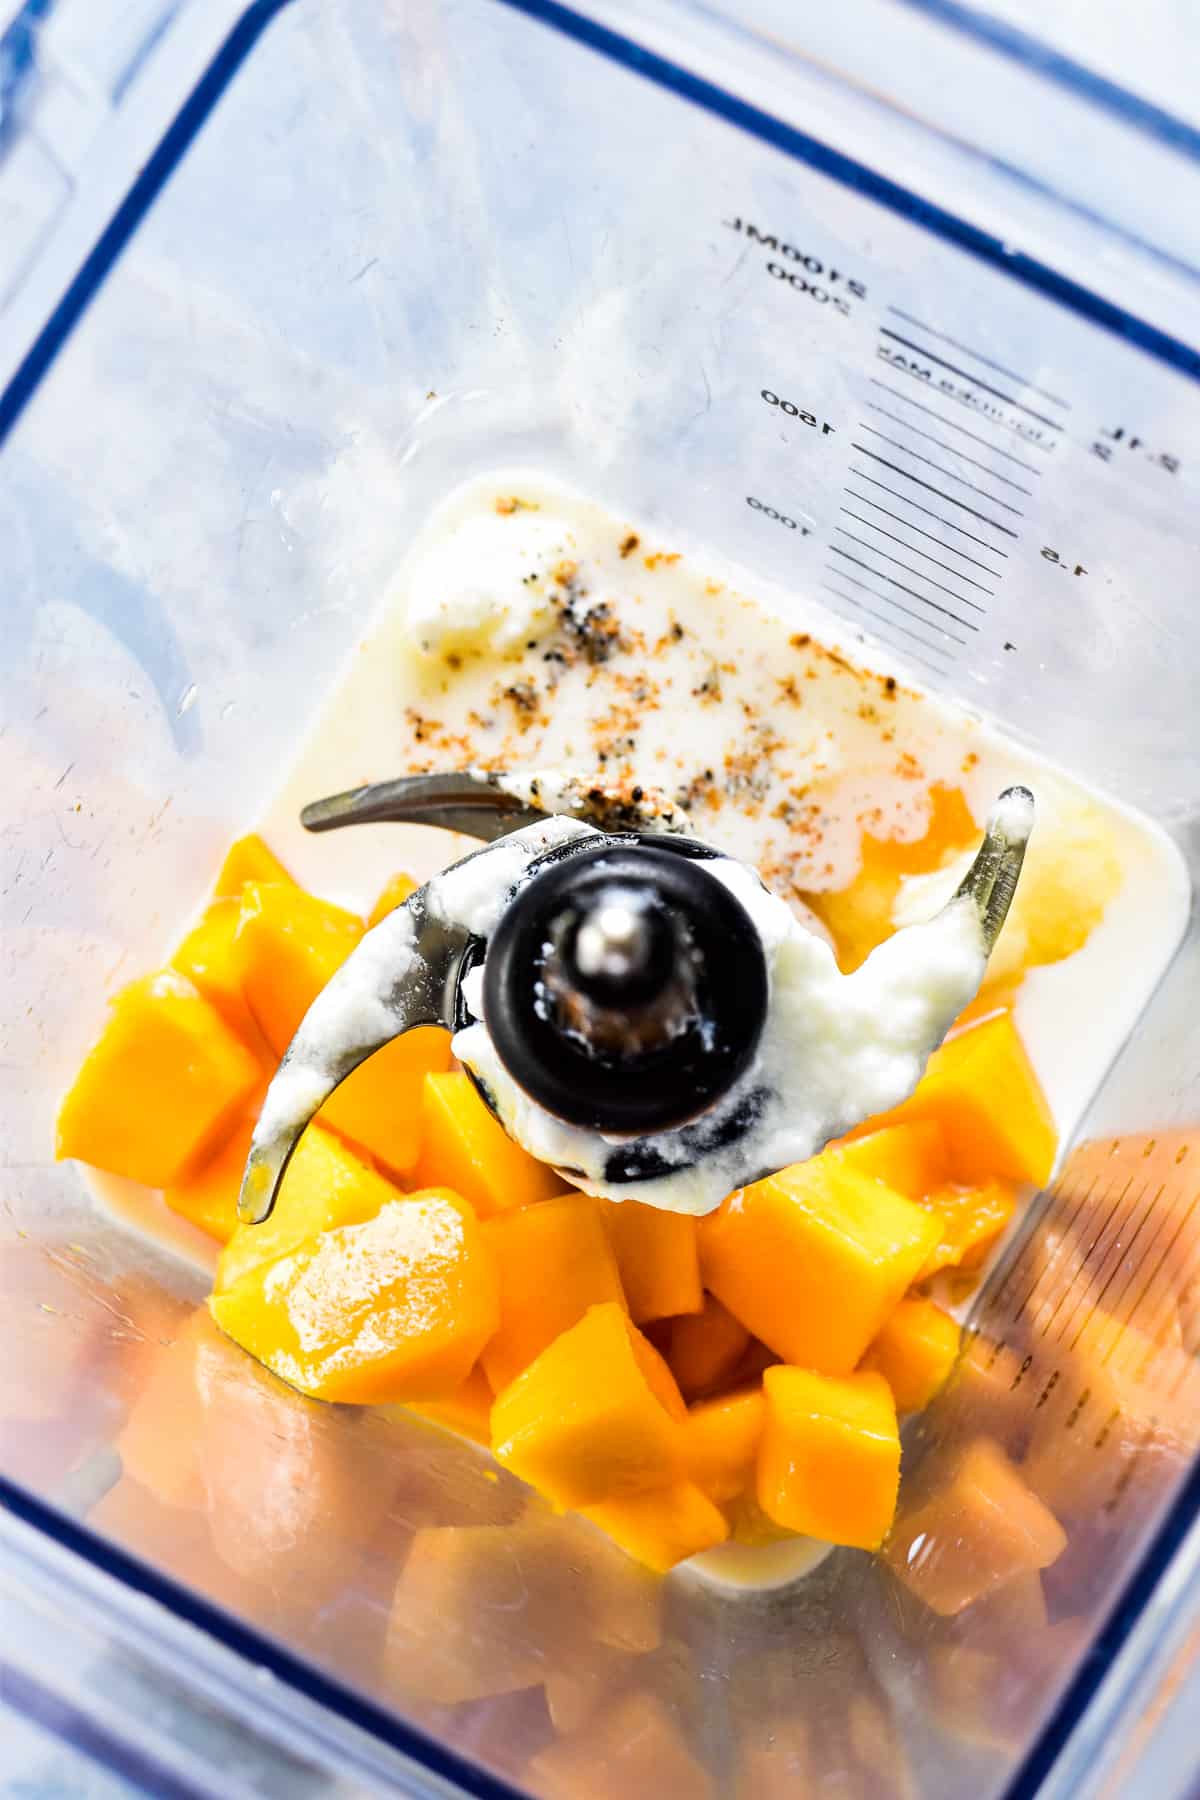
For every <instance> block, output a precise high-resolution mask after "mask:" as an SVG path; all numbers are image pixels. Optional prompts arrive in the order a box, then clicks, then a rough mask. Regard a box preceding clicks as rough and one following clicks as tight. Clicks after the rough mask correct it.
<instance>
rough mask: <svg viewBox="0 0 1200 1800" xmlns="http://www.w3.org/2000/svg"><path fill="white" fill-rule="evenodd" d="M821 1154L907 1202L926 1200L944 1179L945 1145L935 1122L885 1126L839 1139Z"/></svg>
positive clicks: (918, 1121) (917, 1120)
mask: <svg viewBox="0 0 1200 1800" xmlns="http://www.w3.org/2000/svg"><path fill="white" fill-rule="evenodd" d="M823 1154H824V1155H826V1156H829V1157H831V1158H836V1159H837V1161H838V1163H839V1164H840V1165H841V1167H842V1168H844V1169H853V1170H854V1171H855V1173H856V1174H859V1175H869V1176H871V1177H872V1179H873V1180H875V1181H883V1182H886V1183H887V1185H888V1187H890V1188H894V1189H895V1191H896V1193H898V1194H903V1195H904V1197H905V1199H906V1200H925V1199H928V1197H929V1196H930V1195H931V1194H932V1193H933V1192H934V1191H935V1189H938V1188H940V1187H941V1186H942V1185H943V1184H944V1183H945V1180H946V1145H945V1142H944V1140H943V1138H942V1131H941V1127H940V1125H939V1124H938V1123H937V1121H936V1119H914V1120H912V1122H911V1123H910V1124H907V1125H887V1126H884V1127H883V1129H882V1130H880V1131H868V1132H867V1134H866V1136H865V1137H857V1138H841V1139H839V1140H838V1142H837V1143H835V1144H830V1145H829V1146H828V1147H827V1149H826V1150H825V1151H824V1152H823Z"/></svg>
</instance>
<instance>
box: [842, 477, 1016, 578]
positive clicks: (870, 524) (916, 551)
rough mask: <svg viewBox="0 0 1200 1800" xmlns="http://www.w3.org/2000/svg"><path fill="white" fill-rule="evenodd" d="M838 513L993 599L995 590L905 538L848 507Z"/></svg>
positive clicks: (912, 528) (913, 528) (935, 540)
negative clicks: (901, 546)
mask: <svg viewBox="0 0 1200 1800" xmlns="http://www.w3.org/2000/svg"><path fill="white" fill-rule="evenodd" d="M851 491H852V490H851V489H850V488H843V489H842V492H843V493H844V494H849V493H850V492H851ZM855 498H856V499H857V498H858V496H857V495H856V496H855ZM870 504H871V503H870V501H867V505H868V506H869V505H870ZM879 510H880V511H881V512H883V511H884V508H883V507H880V509H879ZM838 511H839V512H841V513H845V515H846V517H847V518H848V519H854V520H856V521H857V523H858V524H859V525H861V526H863V527H864V528H865V529H866V530H867V531H876V532H878V533H879V535H880V537H885V538H890V539H891V541H892V543H893V544H901V545H903V547H904V549H905V550H908V551H909V552H911V554H912V555H913V556H923V557H924V558H925V560H926V562H931V563H932V564H933V566H934V568H935V569H945V571H946V573H947V574H948V575H953V576H955V577H956V579H957V580H959V581H965V582H967V583H968V585H969V586H971V587H973V588H978V590H979V592H980V593H981V594H987V595H989V596H990V597H991V598H995V593H996V590H995V588H989V587H984V585H983V583H982V581H976V580H975V579H974V577H973V576H971V575H964V574H963V572H962V570H961V569H956V568H955V567H954V566H953V564H952V563H944V562H942V561H941V560H940V558H938V557H936V556H930V554H929V552H928V550H922V548H921V546H920V545H919V544H910V543H909V541H908V539H907V538H902V537H901V536H900V535H899V534H898V533H897V532H895V531H888V530H886V529H885V528H884V526H882V525H876V524H875V522H874V520H872V519H864V518H863V516H862V514H861V513H856V512H852V511H851V509H850V508H849V507H848V506H839V507H838ZM895 516H896V515H895V514H894V513H888V514H887V517H888V518H889V519H891V518H895ZM897 523H898V524H901V525H905V524H908V521H907V520H906V519H899V520H897ZM919 529H920V527H919V526H916V525H910V526H909V530H910V531H917V530H919ZM926 536H928V533H926ZM930 541H931V542H932V543H935V544H937V543H940V542H941V540H940V538H933V539H931V540H930ZM946 548H947V549H949V548H950V546H949V545H947V546H946ZM958 554H959V555H961V554H962V552H961V551H959V552H958ZM968 560H969V561H971V562H974V560H975V559H974V557H971V558H969V559H968ZM978 566H979V567H980V568H981V569H982V568H983V567H984V565H983V563H980V564H979V565H978Z"/></svg>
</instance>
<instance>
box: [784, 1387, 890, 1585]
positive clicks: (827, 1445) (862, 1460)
mask: <svg viewBox="0 0 1200 1800" xmlns="http://www.w3.org/2000/svg"><path fill="white" fill-rule="evenodd" d="M763 1391H764V1393H765V1395H766V1404H767V1411H766V1421H765V1424H764V1426H763V1434H762V1441H761V1443H760V1445H759V1451H758V1482H757V1492H758V1503H759V1505H760V1506H761V1507H762V1509H763V1511H764V1512H765V1513H766V1514H767V1517H768V1518H770V1519H773V1520H774V1521H775V1523H776V1524H778V1525H783V1526H784V1527H786V1529H787V1530H789V1531H798V1532H802V1533H804V1534H805V1535H806V1536H808V1537H815V1538H820V1539H822V1540H823V1541H824V1542H825V1543H830V1544H849V1545H852V1546H854V1547H855V1548H857V1549H860V1550H876V1549H878V1547H879V1545H880V1544H881V1543H882V1542H883V1539H884V1538H885V1537H886V1535H887V1532H888V1529H889V1527H890V1525H891V1523H892V1518H893V1516H894V1514H895V1510H896V1495H897V1493H898V1491H899V1486H900V1434H899V1432H898V1430H897V1427H896V1409H895V1406H894V1405H893V1402H892V1395H891V1390H890V1388H889V1387H888V1384H887V1382H886V1381H885V1380H884V1379H883V1377H882V1376H881V1375H875V1374H871V1373H867V1374H858V1375H845V1376H841V1377H837V1378H831V1377H830V1376H827V1375H818V1374H816V1373H815V1372H814V1371H813V1370H811V1369H794V1368H789V1367H787V1365H786V1364H781V1365H779V1366H778V1367H776V1368H774V1369H768V1370H767V1371H766V1373H765V1375H764V1376H763Z"/></svg>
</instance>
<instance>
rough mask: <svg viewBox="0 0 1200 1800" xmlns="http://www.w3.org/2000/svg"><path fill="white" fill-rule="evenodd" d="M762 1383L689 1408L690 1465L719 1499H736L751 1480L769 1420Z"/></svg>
mask: <svg viewBox="0 0 1200 1800" xmlns="http://www.w3.org/2000/svg"><path fill="white" fill-rule="evenodd" d="M766 1418H767V1402H766V1396H765V1395H764V1393H763V1390H762V1388H761V1387H753V1388H745V1389H743V1390H742V1392H741V1393H738V1394H722V1395H721V1397H720V1398H719V1399H717V1400H702V1401H701V1402H700V1403H699V1405H697V1406H690V1407H689V1408H688V1415H687V1419H686V1421H685V1422H684V1428H683V1460H684V1466H685V1467H686V1469H687V1472H688V1474H689V1476H690V1477H691V1479H692V1480H693V1481H694V1482H695V1483H696V1485H697V1487H699V1488H702V1489H703V1491H704V1492H705V1493H706V1494H707V1495H708V1497H709V1499H710V1500H715V1501H717V1502H718V1504H722V1505H723V1504H724V1503H725V1502H726V1501H729V1500H735V1499H736V1498H737V1496H738V1495H739V1494H740V1493H743V1492H744V1491H745V1489H746V1488H747V1487H748V1486H749V1485H750V1484H751V1482H752V1479H753V1476H754V1470H755V1465H756V1463H757V1459H758V1447H759V1444H760V1442H761V1441H762V1434H763V1426H764V1425H765V1424H766Z"/></svg>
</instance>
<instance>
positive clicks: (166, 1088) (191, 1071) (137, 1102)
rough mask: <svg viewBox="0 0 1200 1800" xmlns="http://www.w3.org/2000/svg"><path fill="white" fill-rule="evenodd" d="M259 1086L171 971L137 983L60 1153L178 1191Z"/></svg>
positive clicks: (97, 1051)
mask: <svg viewBox="0 0 1200 1800" xmlns="http://www.w3.org/2000/svg"><path fill="white" fill-rule="evenodd" d="M261 1080H262V1070H261V1067H260V1065H259V1062H258V1060H257V1058H256V1057H255V1056H253V1055H252V1054H251V1052H250V1051H249V1050H247V1048H246V1046H245V1045H244V1044H243V1043H242V1041H241V1039H240V1038H239V1037H238V1036H237V1034H236V1033H235V1032H233V1031H231V1030H230V1028H229V1026H228V1025H227V1024H226V1023H225V1020H224V1019H223V1018H222V1017H221V1015H220V1013H219V1012H218V1011H217V1010H216V1008H215V1007H214V1006H213V1005H212V1004H211V1003H210V1002H209V1001H208V1000H206V999H205V998H204V996H203V994H201V993H200V992H199V991H198V990H197V989H196V988H195V986H194V985H193V984H192V983H191V982H190V981H188V980H187V978H186V977H185V976H183V975H180V974H179V973H178V972H177V971H176V970H174V969H163V970H162V971H161V972H160V973H159V974H157V975H146V976H143V977H142V978H141V979H140V980H138V981H131V982H130V984H129V986H128V987H126V988H123V989H122V990H121V992H120V993H119V994H118V995H117V997H116V999H115V1000H114V1001H113V1003H112V1010H111V1011H110V1013H109V1016H108V1021H107V1023H106V1024H105V1027H104V1030H103V1031H102V1033H101V1034H100V1037H99V1039H98V1041H97V1042H96V1043H95V1044H94V1045H93V1047H92V1049H91V1050H90V1051H89V1052H88V1054H87V1056H86V1057H85V1058H84V1062H83V1066H82V1067H81V1069H80V1071H79V1073H78V1075H77V1076H76V1077H75V1081H74V1084H73V1086H72V1087H71V1090H70V1092H69V1093H68V1094H67V1097H66V1099H65V1100H64V1101H63V1103H62V1107H61V1110H60V1111H59V1115H58V1155H59V1157H60V1158H61V1157H67V1156H71V1157H77V1158H78V1159H79V1160H80V1161H81V1162H88V1163H92V1164H93V1165H94V1166H95V1167H96V1168H98V1169H106V1170H107V1171H108V1172H109V1173H110V1174H112V1175H125V1176H127V1177H128V1178H129V1179H130V1180H131V1181H140V1182H142V1183H144V1184H145V1186H147V1187H173V1186H174V1185H176V1184H177V1183H178V1182H180V1181H183V1180H185V1179H186V1178H187V1177H188V1176H189V1175H191V1174H193V1173H194V1172H195V1170H197V1169H198V1168H199V1167H200V1165H201V1164H202V1162H203V1161H204V1159H205V1157H206V1156H210V1155H212V1154H213V1153H214V1151H215V1150H216V1149H217V1147H218V1146H219V1145H220V1143H221V1142H222V1140H223V1139H224V1138H225V1137H226V1136H227V1135H228V1134H229V1132H230V1131H231V1130H232V1129H233V1126H234V1124H235V1123H236V1121H237V1119H238V1117H239V1115H240V1114H241V1113H242V1112H244V1111H245V1109H246V1106H247V1103H248V1102H249V1099H250V1096H251V1095H252V1094H253V1093H254V1091H255V1090H256V1089H257V1087H258V1086H259V1084H260V1082H261Z"/></svg>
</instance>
